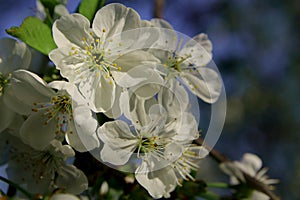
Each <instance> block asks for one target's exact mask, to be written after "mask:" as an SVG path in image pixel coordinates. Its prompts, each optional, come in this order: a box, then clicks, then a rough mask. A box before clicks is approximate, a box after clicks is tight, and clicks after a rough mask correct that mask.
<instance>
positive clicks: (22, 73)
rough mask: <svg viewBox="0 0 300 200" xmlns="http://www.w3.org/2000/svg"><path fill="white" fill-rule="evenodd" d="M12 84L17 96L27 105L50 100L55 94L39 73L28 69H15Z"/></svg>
mask: <svg viewBox="0 0 300 200" xmlns="http://www.w3.org/2000/svg"><path fill="white" fill-rule="evenodd" d="M11 85H12V88H13V91H14V94H15V95H16V97H17V98H18V99H19V100H22V101H23V102H24V103H26V104H27V105H33V103H45V102H49V101H50V100H51V97H52V96H54V95H55V92H54V91H53V90H52V89H50V88H48V87H47V85H46V83H45V82H44V81H43V80H42V79H41V78H40V77H39V76H38V75H36V74H34V73H31V72H29V71H26V70H18V71H15V72H14V73H13V78H12V79H11Z"/></svg>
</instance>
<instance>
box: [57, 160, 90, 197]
mask: <svg viewBox="0 0 300 200" xmlns="http://www.w3.org/2000/svg"><path fill="white" fill-rule="evenodd" d="M56 185H57V186H58V187H60V188H63V189H65V190H66V192H68V193H71V194H80V193H82V192H83V191H85V190H86V189H87V188H88V180H87V177H86V176H85V174H84V173H83V172H82V171H81V170H79V169H77V168H76V167H75V166H73V165H64V166H62V167H61V168H60V169H59V171H58V177H57V179H56Z"/></svg>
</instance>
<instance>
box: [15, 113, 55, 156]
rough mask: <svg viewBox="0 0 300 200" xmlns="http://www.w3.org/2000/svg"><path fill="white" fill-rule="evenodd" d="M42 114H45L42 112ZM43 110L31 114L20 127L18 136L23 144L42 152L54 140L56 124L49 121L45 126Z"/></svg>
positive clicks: (45, 118)
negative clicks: (19, 135)
mask: <svg viewBox="0 0 300 200" xmlns="http://www.w3.org/2000/svg"><path fill="white" fill-rule="evenodd" d="M44 112H46V111H45V110H44ZM44 112H43V110H42V111H39V112H37V113H33V114H31V115H30V116H29V117H28V118H27V120H26V121H25V122H24V124H23V125H22V127H21V130H20V134H21V139H22V140H23V142H24V143H26V144H28V145H30V146H31V147H33V148H35V149H38V150H42V149H44V148H45V147H46V146H47V145H49V144H50V141H51V140H53V139H54V138H55V136H56V135H55V131H56V125H57V122H56V121H55V120H53V119H52V120H51V121H50V122H49V123H48V124H47V125H46V124H45V122H46V121H47V119H48V118H47V116H44V115H43V114H44Z"/></svg>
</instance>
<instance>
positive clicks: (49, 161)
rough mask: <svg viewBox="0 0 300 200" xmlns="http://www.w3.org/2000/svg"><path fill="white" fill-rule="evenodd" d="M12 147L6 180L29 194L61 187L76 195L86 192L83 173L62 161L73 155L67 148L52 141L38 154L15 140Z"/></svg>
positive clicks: (85, 181)
mask: <svg viewBox="0 0 300 200" xmlns="http://www.w3.org/2000/svg"><path fill="white" fill-rule="evenodd" d="M12 145H13V148H12V150H11V151H12V153H11V155H10V160H9V162H8V168H7V169H6V172H7V175H8V178H9V179H10V180H12V181H14V182H16V183H18V184H20V185H21V186H23V187H24V188H26V189H27V190H28V191H29V192H32V193H41V192H42V193H43V192H49V191H52V190H53V189H55V188H61V189H64V190H65V191H66V192H69V193H72V194H80V193H81V192H83V191H84V190H86V189H87V186H88V182H87V178H86V176H85V175H84V173H83V172H82V171H80V170H79V169H77V168H76V167H75V166H73V165H70V164H66V162H65V161H66V159H67V158H69V157H73V156H74V155H75V152H74V151H73V150H72V148H71V147H70V146H69V145H62V144H61V142H59V141H57V140H52V141H51V142H50V143H49V145H48V146H47V147H46V148H45V149H44V150H42V151H38V150H34V149H32V148H31V147H29V146H27V145H25V144H24V143H22V142H21V141H20V140H17V138H15V140H14V141H13V142H12Z"/></svg>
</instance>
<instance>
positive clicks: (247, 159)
mask: <svg viewBox="0 0 300 200" xmlns="http://www.w3.org/2000/svg"><path fill="white" fill-rule="evenodd" d="M241 163H242V164H243V165H245V166H247V167H248V168H249V170H251V171H255V172H257V171H258V170H259V169H260V168H261V167H262V161H261V159H260V158H259V157H258V156H257V155H255V154H252V153H245V154H244V155H243V158H242V161H241ZM246 172H247V171H246Z"/></svg>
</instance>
